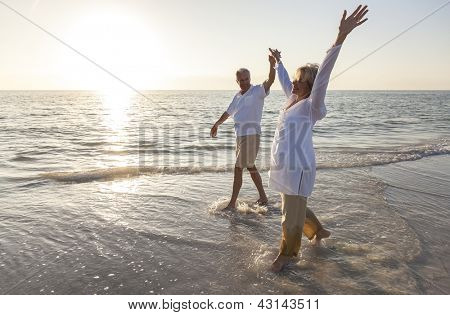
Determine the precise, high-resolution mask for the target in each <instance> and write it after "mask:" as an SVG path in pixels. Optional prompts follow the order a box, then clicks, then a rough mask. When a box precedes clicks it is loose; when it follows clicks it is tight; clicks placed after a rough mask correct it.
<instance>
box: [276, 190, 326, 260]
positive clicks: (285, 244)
mask: <svg viewBox="0 0 450 315" xmlns="http://www.w3.org/2000/svg"><path fill="white" fill-rule="evenodd" d="M281 202H282V203H281V213H282V217H281V228H282V231H281V244H280V254H281V255H284V256H289V257H292V256H297V255H298V253H299V251H300V246H301V242H302V233H304V234H305V235H306V237H307V238H308V239H310V240H312V239H313V238H314V237H315V235H316V233H317V232H318V231H320V230H321V229H322V225H321V224H320V222H319V220H318V219H317V217H316V216H315V214H314V212H312V210H311V209H309V208H308V207H307V206H306V202H307V198H306V197H303V196H297V195H286V194H283V193H281Z"/></svg>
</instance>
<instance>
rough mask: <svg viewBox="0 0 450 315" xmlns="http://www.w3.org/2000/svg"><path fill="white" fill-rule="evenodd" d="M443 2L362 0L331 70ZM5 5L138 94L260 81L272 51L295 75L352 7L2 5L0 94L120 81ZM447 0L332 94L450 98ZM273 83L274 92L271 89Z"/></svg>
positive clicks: (183, 2)
mask: <svg viewBox="0 0 450 315" xmlns="http://www.w3.org/2000/svg"><path fill="white" fill-rule="evenodd" d="M447 2H449V1H448V0H428V1H406V0H397V1H392V0H390V1H385V0H370V1H369V0H366V1H365V3H362V4H367V5H369V10H370V11H369V14H368V18H369V20H368V21H367V22H366V23H365V24H364V25H363V26H361V27H360V28H358V29H356V30H355V31H354V32H353V33H352V34H350V36H349V37H348V38H347V40H346V42H345V43H344V47H343V49H342V50H341V53H340V56H339V59H338V62H337V63H336V66H335V69H334V74H335V75H336V74H338V73H340V72H341V71H343V70H345V69H346V68H348V67H349V66H350V65H352V64H354V63H355V62H356V61H358V60H360V59H361V58H363V57H365V56H367V55H368V54H370V53H371V52H373V51H374V50H375V49H376V48H378V47H380V46H381V45H382V44H384V43H385V42H387V41H388V40H391V39H392V38H394V37H395V36H396V35H398V34H399V33H401V32H402V31H404V30H405V29H407V28H408V27H409V26H411V25H413V24H414V23H416V22H418V21H419V20H420V19H422V18H423V17H424V16H426V15H427V14H429V13H431V12H432V11H434V10H435V9H437V8H438V7H439V6H441V5H442V4H445V3H447ZM2 3H6V4H7V5H9V6H11V7H12V8H14V9H15V10H17V11H19V12H20V13H21V14H23V15H24V16H26V17H27V18H29V19H30V20H32V21H33V22H35V23H36V24H38V25H39V26H41V27H42V28H44V29H45V30H47V31H48V32H50V33H52V34H53V35H55V36H57V37H58V38H59V39H60V40H62V41H64V42H65V43H67V44H68V45H70V46H71V47H73V48H74V49H75V50H77V51H79V52H81V53H82V54H84V55H85V56H87V57H89V58H90V59H91V60H93V61H95V62H96V63H97V64H99V65H101V66H102V67H104V68H105V69H107V70H108V71H110V72H112V73H114V74H115V75H116V76H117V77H119V78H120V79H121V80H123V81H125V82H127V83H128V84H129V85H131V86H133V87H134V88H136V89H139V90H160V89H164V90H166V89H168V90H234V89H237V88H238V86H237V84H236V82H235V77H234V73H235V71H236V69H237V68H240V67H246V68H248V69H250V71H251V74H252V83H253V84H258V83H262V82H263V81H264V80H265V79H266V78H267V76H268V72H269V62H268V47H272V48H278V49H279V50H281V52H282V57H283V62H284V64H285V66H286V68H287V69H288V71H289V72H290V74H293V73H294V72H295V69H296V68H297V67H299V66H301V65H303V64H305V63H308V62H317V63H320V62H321V61H322V59H323V58H324V56H325V52H326V51H327V49H328V48H329V47H331V45H332V44H333V43H334V40H335V38H336V35H337V29H338V25H339V21H340V18H341V15H342V12H343V10H344V9H347V10H348V11H353V9H354V8H356V6H357V5H358V4H360V3H361V2H358V1H350V0H349V1H347V0H342V1H336V0H318V1H300V0H276V1H265V0H259V1H258V0H245V1H239V0H227V1H223V0H220V1H219V0H209V1H207V0H189V1H187V0H164V1H161V0H127V1H125V0H122V1H109V0H97V1H87V0H73V1H72V0H64V1H61V0H59V1H58V0H0V21H1V22H0V23H1V28H0V90H101V89H114V88H122V86H123V85H122V84H121V83H119V82H118V81H117V80H116V79H114V78H112V77H111V76H109V75H107V74H106V73H104V72H103V71H102V70H100V69H99V68H98V67H96V66H94V65H92V64H91V63H89V62H88V61H86V60H85V59H84V58H82V57H80V56H79V55H78V54H77V53H75V52H74V51H72V50H71V49H69V48H68V47H66V46H64V45H63V44H61V43H60V42H58V41H57V40H55V39H54V38H52V37H51V36H49V35H48V34H46V33H45V32H44V31H42V30H40V29H38V28H37V27H36V26H34V25H32V24H31V23H30V22H28V21H26V20H24V19H23V18H22V17H20V16H19V15H18V14H16V13H14V12H12V11H11V10H10V9H8V8H7V7H5V6H4V5H3V4H2ZM449 33H450V4H449V5H447V6H445V7H444V8H443V9H442V10H440V11H438V12H437V13H436V14H434V15H433V16H431V17H429V18H428V19H426V20H425V21H423V22H422V23H420V24H419V25H417V26H416V27H414V28H413V29H411V30H409V31H408V32H406V33H405V34H403V35H402V36H400V37H399V38H397V39H395V40H393V41H392V42H391V43H389V44H388V45H386V46H385V47H383V48H382V49H380V50H379V51H377V52H376V53H375V54H373V55H371V56H370V57H368V58H367V59H365V60H363V61H362V62H360V63H359V64H357V65H356V66H354V67H353V68H351V69H349V70H348V71H346V72H345V73H343V74H342V75H340V76H338V77H337V78H335V79H334V80H332V82H331V83H330V89H335V90H450V58H449V56H450V36H449ZM279 88H280V86H279V84H278V82H276V83H275V86H274V89H279Z"/></svg>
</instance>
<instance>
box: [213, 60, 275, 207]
mask: <svg viewBox="0 0 450 315" xmlns="http://www.w3.org/2000/svg"><path fill="white" fill-rule="evenodd" d="M269 63H270V70H269V78H268V79H267V80H266V81H264V83H263V84H260V85H252V84H250V72H249V71H248V70H247V69H244V68H241V69H239V70H238V71H237V72H236V82H237V83H238V85H239V87H240V91H239V92H238V93H236V95H235V96H234V98H233V101H232V102H231V104H230V106H229V107H228V109H227V111H226V112H224V113H223V114H222V116H221V117H220V118H219V120H218V121H217V122H216V123H215V124H214V126H213V127H212V128H211V137H216V135H217V129H218V128H219V126H220V125H221V124H222V123H223V122H224V121H225V120H227V119H228V117H230V116H231V117H233V120H234V129H235V132H236V164H235V168H234V181H233V193H232V196H231V200H230V203H229V204H228V206H227V208H236V201H237V198H238V195H239V191H240V190H241V186H242V172H243V169H244V168H247V170H248V171H249V172H250V175H251V177H252V180H253V182H254V183H255V186H256V188H257V189H258V192H259V199H258V201H257V203H258V204H261V205H264V204H266V203H267V196H266V193H265V191H264V188H263V184H262V180H261V175H260V174H259V172H258V170H257V169H256V166H255V160H256V156H257V154H258V150H259V143H260V136H261V117H262V111H263V106H264V99H265V97H266V96H267V95H269V92H270V87H271V86H272V84H273V81H274V80H275V69H274V66H275V64H276V59H275V58H274V57H273V56H271V55H270V56H269Z"/></svg>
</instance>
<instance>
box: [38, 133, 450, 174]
mask: <svg viewBox="0 0 450 315" xmlns="http://www.w3.org/2000/svg"><path fill="white" fill-rule="evenodd" d="M446 154H450V148H449V147H448V146H447V143H446V142H445V143H439V144H430V145H425V146H422V147H411V148H403V149H402V148H400V149H398V150H397V151H385V152H375V151H370V152H366V151H352V152H342V151H341V152H338V151H337V152H332V153H321V152H319V153H318V163H317V169H318V170H321V169H340V168H354V167H370V166H379V165H387V164H392V163H398V162H405V161H415V160H419V159H422V158H425V157H430V156H438V155H446ZM233 169H234V166H233V165H222V166H124V167H111V168H102V169H93V170H87V171H73V172H49V173H42V174H40V177H42V178H45V179H51V180H56V181H60V182H75V183H83V182H91V181H101V180H114V179H118V178H127V177H136V176H140V175H194V174H201V173H221V172H231V171H233ZM258 169H259V170H260V171H263V172H265V171H268V170H269V169H270V167H269V165H267V164H266V165H260V166H259V167H258Z"/></svg>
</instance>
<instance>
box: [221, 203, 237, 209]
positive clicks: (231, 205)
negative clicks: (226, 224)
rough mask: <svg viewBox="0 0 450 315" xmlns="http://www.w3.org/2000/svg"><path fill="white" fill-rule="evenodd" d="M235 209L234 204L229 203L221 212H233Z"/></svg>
mask: <svg viewBox="0 0 450 315" xmlns="http://www.w3.org/2000/svg"><path fill="white" fill-rule="evenodd" d="M235 209H236V203H231V202H230V203H229V204H228V206H226V207H225V208H224V209H223V210H235Z"/></svg>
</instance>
